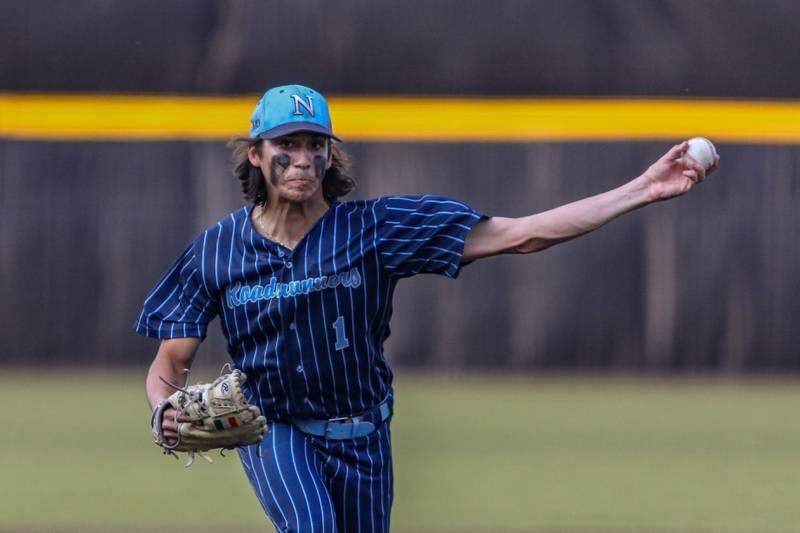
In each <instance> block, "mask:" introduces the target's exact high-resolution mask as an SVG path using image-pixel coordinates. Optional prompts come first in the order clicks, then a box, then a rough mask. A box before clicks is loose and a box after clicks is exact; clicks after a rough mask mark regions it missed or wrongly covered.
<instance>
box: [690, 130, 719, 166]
mask: <svg viewBox="0 0 800 533" xmlns="http://www.w3.org/2000/svg"><path fill="white" fill-rule="evenodd" d="M684 156H689V157H691V158H692V159H694V160H695V161H697V162H698V163H700V164H701V165H703V168H705V169H706V170H708V169H709V168H711V166H712V165H713V164H714V162H715V161H716V160H717V149H716V148H715V147H714V143H712V142H711V141H709V140H708V139H706V138H705V137H694V138H692V139H689V149H688V150H686V153H685V154H684Z"/></svg>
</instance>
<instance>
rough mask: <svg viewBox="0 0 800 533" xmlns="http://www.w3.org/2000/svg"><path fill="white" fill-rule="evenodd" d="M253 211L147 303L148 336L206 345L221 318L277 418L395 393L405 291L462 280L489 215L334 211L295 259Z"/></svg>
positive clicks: (199, 242)
mask: <svg viewBox="0 0 800 533" xmlns="http://www.w3.org/2000/svg"><path fill="white" fill-rule="evenodd" d="M251 212H252V206H246V207H243V208H242V209H239V210H238V211H235V212H233V213H231V214H230V215H228V216H227V217H225V218H223V219H222V220H220V221H219V222H217V224H216V225H215V226H213V227H211V228H209V229H208V230H206V231H205V232H204V233H203V234H201V235H200V236H199V237H198V238H197V239H195V241H194V242H192V243H191V244H190V245H189V246H188V247H187V248H186V250H185V251H184V252H183V253H182V254H181V256H180V257H179V258H178V260H177V261H176V262H175V263H174V264H173V265H172V267H171V268H170V269H169V271H168V272H167V273H166V274H165V275H164V277H162V278H161V280H160V281H159V282H158V284H157V285H156V287H155V289H153V291H152V292H151V294H150V295H149V296H148V298H147V300H146V301H145V303H144V307H143V309H142V312H141V314H140V315H139V319H138V321H137V323H136V331H137V332H138V333H140V334H142V335H147V336H149V337H155V338H158V339H170V338H176V337H205V335H206V329H207V327H208V323H209V322H210V321H211V320H212V319H213V318H214V317H215V316H216V315H219V316H220V321H221V325H222V330H223V333H224V335H225V338H226V339H227V341H228V352H229V354H230V356H231V358H232V359H233V362H234V366H235V367H236V368H239V369H241V370H242V371H244V372H245V373H246V374H247V375H248V383H247V386H248V391H249V396H250V398H249V399H250V401H256V402H258V403H259V404H260V408H261V411H262V413H264V415H265V416H266V417H267V418H268V419H271V420H287V419H290V418H292V417H298V418H332V417H339V416H348V415H354V414H358V413H361V412H363V411H365V410H367V409H369V408H371V407H373V406H375V405H377V404H379V403H380V402H381V401H382V400H384V399H385V398H386V397H387V396H388V395H390V394H391V393H392V388H391V384H392V372H391V370H390V368H389V366H388V364H387V362H386V360H385V359H384V354H383V342H384V341H385V340H386V338H387V337H388V336H389V319H390V317H391V314H392V294H393V292H394V288H395V285H396V284H397V281H398V280H399V279H401V278H403V277H408V276H412V275H415V274H419V273H435V274H443V275H445V276H449V277H451V278H455V277H456V276H457V275H458V273H459V270H460V267H461V254H462V251H463V247H464V239H465V238H466V235H467V233H468V232H469V230H470V229H471V228H472V227H473V226H474V225H475V223H476V222H477V221H478V220H480V219H481V218H483V217H482V215H480V214H478V213H477V212H475V211H474V210H472V209H471V208H470V207H468V206H466V205H465V204H463V203H461V202H457V201H455V200H450V199H447V198H439V197H433V196H423V197H397V196H394V197H384V198H378V199H376V200H369V201H352V202H345V203H339V202H334V203H333V204H332V205H331V208H330V209H329V210H328V211H327V212H326V214H324V215H323V216H322V217H321V218H320V219H319V220H318V221H317V223H316V224H315V225H314V226H313V228H312V229H311V230H310V231H309V232H308V233H307V234H306V235H305V237H303V239H302V240H301V241H300V242H299V243H298V244H297V246H296V247H295V248H294V250H289V249H287V248H284V247H283V246H281V245H279V244H277V243H275V242H273V241H271V240H269V239H267V238H265V237H263V236H262V235H261V234H260V233H258V232H257V231H256V230H255V229H254V227H253V225H252V223H251V219H250V215H251Z"/></svg>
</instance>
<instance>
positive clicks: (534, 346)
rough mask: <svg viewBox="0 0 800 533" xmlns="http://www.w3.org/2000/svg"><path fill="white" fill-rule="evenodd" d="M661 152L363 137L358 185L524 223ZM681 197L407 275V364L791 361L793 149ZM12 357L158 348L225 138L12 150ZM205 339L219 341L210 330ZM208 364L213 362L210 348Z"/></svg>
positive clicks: (738, 156) (219, 180)
mask: <svg viewBox="0 0 800 533" xmlns="http://www.w3.org/2000/svg"><path fill="white" fill-rule="evenodd" d="M666 148H667V146H666V145H664V144H659V143H652V144H651V143H614V144H601V143H596V144H538V145H524V144H509V145H456V144H453V145H450V144H443V145H439V144H420V145H415V144H396V145H390V144H385V145H384V144H355V145H351V146H350V150H351V151H352V153H353V156H354V157H355V160H356V168H357V174H358V176H359V188H358V195H357V196H356V197H372V196H377V195H381V194H389V193H393V194H422V193H434V194H442V195H448V196H453V197H456V198H460V199H463V200H465V201H467V202H469V203H470V204H472V205H473V206H474V207H475V208H477V209H479V210H481V211H484V212H486V213H488V214H491V215H506V216H519V215H524V214H527V213H529V212H534V211H540V210H544V209H547V208H550V207H553V206H556V205H558V204H560V203H563V202H567V201H570V200H574V199H577V198H579V197H581V196H584V195H589V194H592V193H597V192H600V191H603V190H605V189H608V188H611V187H614V186H615V185H618V184H621V183H622V182H623V181H624V180H625V179H627V178H629V177H632V176H634V175H635V174H636V173H637V172H638V171H640V170H642V169H643V168H645V167H646V166H647V165H648V164H649V162H650V161H651V160H652V159H654V158H656V157H657V156H658V155H659V153H660V152H661V151H663V150H665V149H666ZM719 149H720V151H721V152H722V153H723V154H724V157H725V163H724V166H723V169H722V170H720V172H719V173H718V174H716V175H714V176H713V177H712V178H709V180H708V181H707V182H706V183H705V184H703V185H702V186H701V187H699V188H698V189H697V190H696V191H694V192H693V193H692V194H691V195H689V196H687V197H685V198H682V199H680V200H678V201H674V202H670V203H666V204H660V205H655V206H651V207H649V208H647V209H646V210H644V211H640V212H636V213H634V214H631V215H629V216H627V217H626V218H623V219H621V220H618V221H616V222H614V223H612V224H611V225H610V226H608V227H606V228H603V229H601V230H600V231H599V232H597V233H596V234H594V235H591V236H588V237H585V238H583V239H580V240H577V241H573V242H571V243H566V244H563V245H560V246H559V247H557V248H553V249H551V250H548V251H545V252H542V253H540V254H534V255H530V256H524V257H502V258H493V259H488V260H485V261H480V262H478V263H476V264H474V265H471V266H469V267H467V268H465V269H464V271H463V272H462V275H461V277H460V278H459V279H458V280H457V281H449V280H446V279H444V278H438V277H433V276H420V277H418V278H415V279H412V280H405V281H404V282H401V283H400V285H399V289H398V292H397V295H396V312H395V315H394V319H393V331H394V332H395V334H394V335H393V336H392V338H391V339H390V341H389V344H388V349H387V353H388V354H389V355H390V358H391V359H392V360H393V361H395V362H396V363H405V364H413V365H421V366H435V367H447V368H450V367H460V366H470V367H513V368H517V367H533V366H536V367H614V368H619V369H621V368H657V369H673V368H687V369H700V368H703V369H705V368H725V369H729V370H741V369H744V368H751V367H752V368H764V369H776V368H795V367H797V366H798V358H797V355H798V349H797V346H798V345H800V328H797V327H796V319H797V317H798V316H800V298H798V297H797V280H798V279H800V239H798V236H800V213H798V210H797V205H798V203H799V202H800V186H799V185H798V181H797V179H796V178H797V172H798V169H800V147H783V148H779V147H764V146H762V147H748V146H732V145H720V146H719ZM0 154H2V161H3V164H2V167H0V172H1V174H0V175H2V177H3V188H2V193H3V205H2V224H1V225H0V265H2V267H1V268H2V270H0V274H2V277H1V278H0V279H2V283H0V295H2V301H3V302H4V306H3V313H2V316H3V320H2V321H0V337H2V339H3V343H2V348H0V360H1V361H3V362H6V363H33V362H45V361H56V362H60V363H68V362H75V361H81V362H83V361H86V362H93V363H113V362H124V361H138V362H141V363H144V362H145V361H146V360H148V359H149V358H150V357H151V356H152V352H153V349H154V348H155V344H154V343H153V342H151V341H147V340H144V339H139V338H138V337H136V336H135V335H134V334H133V333H132V329H131V328H132V325H133V321H134V319H135V317H136V314H137V312H138V308H139V305H140V304H141V302H142V300H143V298H144V296H145V295H146V293H147V292H148V291H149V289H150V288H151V287H152V286H153V284H154V283H155V282H156V281H157V279H158V277H159V276H160V275H161V273H162V272H163V271H164V270H165V269H166V268H167V267H168V266H169V264H170V263H171V262H172V260H173V259H174V258H175V256H176V254H177V253H179V251H180V250H181V249H182V248H183V247H184V245H185V244H186V243H187V242H188V241H189V240H191V239H193V238H194V236H195V235H196V234H198V233H199V232H200V231H201V230H202V229H204V228H205V227H207V226H210V225H211V224H213V223H214V222H215V221H216V220H217V218H219V217H221V216H223V215H225V214H226V213H227V212H229V211H230V210H233V209H235V208H237V207H238V206H239V205H240V203H239V202H240V200H239V191H238V185H237V184H236V183H234V179H233V178H232V177H228V170H227V158H228V154H227V151H226V149H225V148H224V147H222V145H221V143H132V144H128V143H105V144H91V143H21V142H4V143H0ZM213 329H214V337H212V342H211V349H209V350H208V352H207V353H209V354H214V353H217V352H221V351H222V345H221V344H220V340H219V336H218V334H217V331H216V330H217V329H218V328H217V327H214V328H213ZM206 357H211V356H206Z"/></svg>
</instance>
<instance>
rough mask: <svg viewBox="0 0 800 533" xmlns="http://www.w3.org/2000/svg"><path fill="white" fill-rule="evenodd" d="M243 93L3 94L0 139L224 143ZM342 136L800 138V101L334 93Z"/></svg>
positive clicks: (236, 126) (242, 117) (236, 124)
mask: <svg viewBox="0 0 800 533" xmlns="http://www.w3.org/2000/svg"><path fill="white" fill-rule="evenodd" d="M257 100H258V96H257V95H253V96H247V97H182V96H123V95H106V96H100V95H75V94H69V95H68V94H61V95H52V94H47V95H45V94H0V137H3V138H10V139H28V140H90V141H104V140H134V141H137V140H139V141H149V140H156V141H158V140H227V139H229V138H231V137H234V136H237V135H244V134H246V133H247V131H248V128H249V119H250V113H251V112H252V110H253V107H254V105H255V103H256V102H257ZM329 102H330V105H331V115H332V117H333V124H334V131H336V133H337V135H339V136H341V137H342V138H343V139H344V140H345V141H362V142H375V141H378V142H382V141H385V142H395V141H409V142H447V141H473V142H503V141H608V140H611V141H615V140H670V141H674V140H680V139H684V138H688V137H691V136H695V135H703V136H706V137H709V138H711V139H713V140H714V141H716V142H731V143H791V144H795V143H800V101H797V102H796V101H759V100H689V99H686V100H684V99H681V100H669V99H655V100H647V99H611V98H604V99H590V98H585V99H580V98H573V99H548V98H536V99H520V98H441V97H438V98H371V97H331V98H330V99H329Z"/></svg>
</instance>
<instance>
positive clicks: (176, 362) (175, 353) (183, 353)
mask: <svg viewBox="0 0 800 533" xmlns="http://www.w3.org/2000/svg"><path fill="white" fill-rule="evenodd" d="M199 345H200V339H171V340H168V341H163V342H162V343H161V345H160V346H159V349H158V353H156V356H155V358H154V359H153V362H152V364H151V365H150V370H149V371H148V372H147V379H146V381H145V389H146V393H147V401H148V403H149V404H150V407H151V408H155V406H156V405H158V404H159V403H160V402H161V401H163V400H164V399H165V398H167V397H168V396H170V395H171V394H172V393H173V392H175V390H174V389H173V388H172V387H170V386H169V385H167V384H166V383H164V382H163V381H162V380H161V379H159V378H160V377H161V378H164V379H165V380H167V381H169V382H171V383H174V384H176V385H181V386H182V385H183V384H184V381H185V379H186V373H185V372H184V369H187V368H190V367H191V365H192V361H193V359H194V355H195V353H196V351H197V347H198V346H199Z"/></svg>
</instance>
